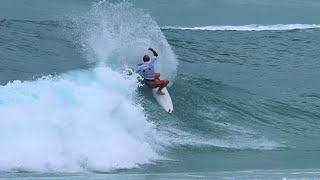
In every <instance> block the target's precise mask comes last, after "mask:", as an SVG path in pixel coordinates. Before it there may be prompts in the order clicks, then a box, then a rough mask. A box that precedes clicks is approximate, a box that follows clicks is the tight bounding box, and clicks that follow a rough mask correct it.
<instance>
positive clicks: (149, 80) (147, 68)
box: [135, 48, 169, 95]
mask: <svg viewBox="0 0 320 180" xmlns="http://www.w3.org/2000/svg"><path fill="white" fill-rule="evenodd" d="M148 50H149V51H151V52H152V53H153V57H152V58H151V59H150V57H149V56H148V55H144V56H143V62H144V63H143V64H142V65H140V66H139V67H138V68H137V69H136V70H135V72H136V73H138V74H140V75H141V76H142V77H143V78H144V82H145V84H146V85H147V86H148V87H149V88H151V89H155V88H159V89H158V91H157V94H159V95H164V92H162V89H163V88H164V87H166V86H167V85H168V84H169V80H160V73H155V71H154V63H155V61H156V60H157V58H158V53H157V52H156V51H155V50H154V49H152V48H149V49H148Z"/></svg>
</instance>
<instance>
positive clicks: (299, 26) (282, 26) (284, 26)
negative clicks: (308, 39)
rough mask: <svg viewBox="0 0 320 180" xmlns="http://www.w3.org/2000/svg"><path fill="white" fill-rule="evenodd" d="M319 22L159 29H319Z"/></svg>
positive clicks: (168, 27)
mask: <svg viewBox="0 0 320 180" xmlns="http://www.w3.org/2000/svg"><path fill="white" fill-rule="evenodd" d="M319 28H320V25H319V24H275V25H257V24H250V25H243V26H201V27H179V26H164V27H162V28H161V29H177V30H195V31H197V30H198V31H201V30H202V31H288V30H298V29H319Z"/></svg>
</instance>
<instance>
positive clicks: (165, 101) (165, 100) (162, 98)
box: [152, 88, 173, 113]
mask: <svg viewBox="0 0 320 180" xmlns="http://www.w3.org/2000/svg"><path fill="white" fill-rule="evenodd" d="M157 90H158V88H156V89H152V92H153V96H154V97H155V98H156V100H157V101H158V103H159V104H160V106H162V107H163V109H165V110H166V111H167V112H168V113H172V111H173V104H172V100H171V97H170V94H169V92H168V90H167V88H163V89H162V92H164V93H165V95H159V94H157V93H156V92H157Z"/></svg>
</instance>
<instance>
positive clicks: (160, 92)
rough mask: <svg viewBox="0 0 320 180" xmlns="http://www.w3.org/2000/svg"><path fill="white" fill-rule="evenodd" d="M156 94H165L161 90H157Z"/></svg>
mask: <svg viewBox="0 0 320 180" xmlns="http://www.w3.org/2000/svg"><path fill="white" fill-rule="evenodd" d="M157 94H158V95H165V94H164V92H162V91H157Z"/></svg>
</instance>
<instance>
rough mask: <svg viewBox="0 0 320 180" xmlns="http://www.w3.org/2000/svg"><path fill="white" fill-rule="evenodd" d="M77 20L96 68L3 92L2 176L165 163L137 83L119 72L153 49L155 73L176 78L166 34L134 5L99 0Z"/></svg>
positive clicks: (9, 86) (14, 85) (15, 84)
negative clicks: (31, 172)
mask: <svg viewBox="0 0 320 180" xmlns="http://www.w3.org/2000/svg"><path fill="white" fill-rule="evenodd" d="M82 17H86V19H82ZM72 18H73V22H75V23H76V29H75V30H74V34H76V36H78V37H79V41H78V42H80V43H81V46H82V48H83V54H84V57H86V58H87V60H88V61H89V62H96V64H97V65H95V67H93V68H90V69H88V70H76V71H70V72H67V73H62V74H60V75H56V76H53V77H51V76H44V77H43V78H40V79H38V80H35V81H25V82H21V81H13V82H10V83H8V84H6V85H5V86H1V87H0V92H1V93H2V96H1V97H0V113H1V116H2V117H1V121H0V143H1V148H0V154H1V159H0V170H1V171H10V170H18V171H82V170H90V171H104V172H105V171H112V170H115V169H123V168H134V167H138V165H139V164H145V163H151V162H152V161H153V160H156V159H159V158H161V156H160V155H159V148H160V147H159V143H160V144H161V142H160V141H161V140H159V135H158V133H157V131H156V130H155V125H153V123H151V122H148V121H147V116H146V114H145V111H144V109H143V108H142V106H141V105H140V104H138V103H137V102H139V100H138V99H139V97H138V96H137V93H136V90H137V88H138V87H139V84H138V83H137V80H136V79H137V77H136V76H132V77H127V76H126V75H124V74H123V73H121V72H122V70H124V69H125V68H126V67H127V66H129V65H132V64H137V63H138V62H141V61H142V56H143V54H144V53H147V50H146V49H147V48H148V47H151V46H152V47H153V48H154V49H156V50H157V51H158V52H159V54H160V56H159V62H158V63H157V65H156V66H157V68H158V69H160V70H161V72H163V76H164V77H167V78H169V79H174V77H175V73H176V68H177V60H176V58H175V55H174V53H173V51H172V50H171V47H170V46H169V44H168V43H167V41H166V39H165V37H164V36H163V34H162V32H161V30H160V28H159V27H158V26H157V24H156V23H155V22H154V21H153V20H152V18H151V17H150V16H149V15H148V14H146V13H145V12H144V11H142V10H140V9H136V8H134V6H133V5H132V4H129V3H118V4H111V3H108V2H105V1H101V2H99V3H97V4H95V5H94V6H93V7H92V9H91V10H90V11H89V12H88V13H86V16H80V17H74V16H73V17H72ZM82 22H85V23H82ZM30 23H32V22H30ZM30 23H29V24H30ZM140 59H141V61H140ZM164 67H166V68H165V69H164ZM155 137H157V140H156V138H155ZM158 147H159V148H158Z"/></svg>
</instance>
